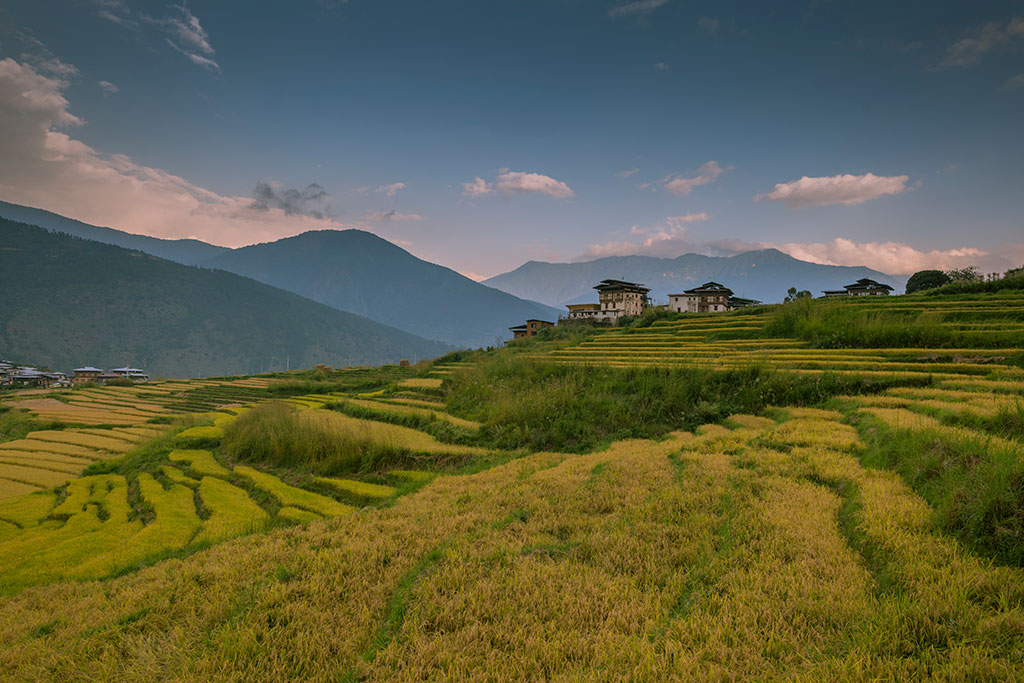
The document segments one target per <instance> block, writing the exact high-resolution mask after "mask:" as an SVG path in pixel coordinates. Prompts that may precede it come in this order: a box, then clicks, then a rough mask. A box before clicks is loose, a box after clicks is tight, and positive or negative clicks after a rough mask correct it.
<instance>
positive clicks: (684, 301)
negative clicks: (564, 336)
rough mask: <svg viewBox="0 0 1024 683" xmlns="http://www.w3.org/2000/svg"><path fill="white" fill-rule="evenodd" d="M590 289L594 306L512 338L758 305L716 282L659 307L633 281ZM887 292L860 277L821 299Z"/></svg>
mask: <svg viewBox="0 0 1024 683" xmlns="http://www.w3.org/2000/svg"><path fill="white" fill-rule="evenodd" d="M594 289H596V290H597V292H598V302H597V303H596V304H569V305H568V306H566V308H567V309H568V314H567V315H565V316H563V317H560V318H559V319H558V321H557V322H552V321H550V320H538V319H536V318H533V319H530V320H527V321H526V323H525V324H523V325H516V326H515V327H510V328H509V330H511V332H512V339H513V340H516V339H522V338H524V337H533V336H536V335H537V333H538V332H540V330H542V329H543V328H545V327H554V326H555V325H557V324H561V323H563V322H570V323H579V322H588V323H593V324H603V325H617V324H618V323H619V321H620V320H621V319H622V318H625V317H627V316H628V317H632V316H638V315H642V314H643V312H644V311H647V310H650V309H655V310H667V311H672V312H674V313H725V312H726V311H734V310H736V309H738V308H746V307H748V306H757V305H760V304H761V302H760V301H758V300H756V299H745V298H743V297H739V296H735V294H734V293H733V291H732V290H731V289H729V288H728V287H726V286H725V285H722V284H719V283H717V282H705V283H704V284H702V285H701V286H700V287H694V288H693V289H687V290H684V291H683V293H682V294H669V295H668V304H664V305H660V306H656V305H655V304H654V302H653V301H651V298H650V296H649V295H650V291H651V290H650V288H649V287H645V286H644V285H642V284H640V283H637V282H629V281H627V280H601V282H600V283H599V284H597V285H595V286H594ZM891 291H893V288H892V287H890V286H889V285H886V284H882V283H880V282H875V281H874V280H872V279H870V278H861V279H860V280H857V281H856V282H854V283H853V284H849V285H845V286H844V287H843V288H842V289H830V290H825V291H824V292H822V295H823V296H822V298H834V297H851V296H888V295H889V292H891Z"/></svg>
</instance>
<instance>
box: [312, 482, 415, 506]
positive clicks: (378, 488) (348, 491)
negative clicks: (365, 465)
mask: <svg viewBox="0 0 1024 683" xmlns="http://www.w3.org/2000/svg"><path fill="white" fill-rule="evenodd" d="M313 483H315V484H320V485H321V486H326V487H327V488H330V489H332V490H334V491H336V492H338V493H341V494H344V495H348V496H352V497H354V498H357V499H361V500H367V501H371V502H373V501H380V500H386V499H387V498H391V497H392V496H394V495H396V494H397V493H398V489H396V488H394V487H391V486H384V485H382V484H371V483H369V482H365V481H355V480H353V479H336V478H333V477H314V478H313Z"/></svg>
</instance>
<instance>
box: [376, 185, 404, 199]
mask: <svg viewBox="0 0 1024 683" xmlns="http://www.w3.org/2000/svg"><path fill="white" fill-rule="evenodd" d="M404 188H405V183H391V184H390V185H381V186H380V187H378V188H377V192H383V193H384V194H386V195H387V196H388V197H394V196H395V194H396V193H397V192H398V191H399V190H401V189H404Z"/></svg>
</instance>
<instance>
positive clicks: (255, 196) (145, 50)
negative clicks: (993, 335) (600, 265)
mask: <svg viewBox="0 0 1024 683" xmlns="http://www.w3.org/2000/svg"><path fill="white" fill-rule="evenodd" d="M1022 190H1024V5H1022V4H1021V3H1020V2H996V1H986V0H977V1H975V2H971V3H967V2H934V0H930V1H928V2H913V1H908V2H891V1H889V2H872V1H870V0H856V1H842V0H834V1H829V0H811V1H809V2H807V1H805V2H792V3H787V2H773V3H766V2H758V1H752V2H743V1H740V0H732V1H726V2H698V1H688V0H632V1H623V0H536V1H526V0H520V1H516V2H511V1H508V2H506V1H503V0H490V1H488V2H480V1H479V0H462V1H456V2H448V1H445V0H437V1H435V2H422V0H413V1H407V2H400V1H398V0H290V1H289V2H283V1H281V2H269V1H267V2H259V3H254V2H251V1H244V2H243V1H235V0H205V1H199V0H191V1H190V2H185V0H182V1H181V2H180V3H174V2H150V1H143V0H60V1H58V0H5V2H4V3H3V4H2V5H0V199H3V200H6V201H10V202H15V203H19V204H26V205H29V206H35V207H39V208H43V209H47V210H50V211H54V212H56V213H59V214H62V215H65V216H69V217H71V218H76V219H79V220H83V221H85V222H88V223H93V224H97V225H104V226H109V227H114V228H117V229H121V230H125V231H128V232H133V233H140V234H147V235H153V236H156V237H165V238H181V237H195V238H198V239H202V240H205V241H208V242H212V243H215V244H221V245H225V246H232V247H234V246H241V245H245V244H252V243H257V242H266V241H272V240H275V239H280V238H282V237H287V236H291V235H295V234H298V233H301V232H303V231H306V230H310V229H324V228H333V229H344V228H360V229H364V230H369V231H372V232H374V233H376V234H378V235H380V236H381V237H384V238H385V239H388V240H390V241H392V242H395V243H396V244H399V245H400V246H402V247H404V248H406V249H408V250H409V251H410V252H412V253H413V254H415V255H417V256H419V257H421V258H424V259H427V260H430V261H433V262H435V263H440V264H442V265H446V266H449V267H451V268H454V269H456V270H458V271H459V272H461V273H463V274H465V275H467V276H469V277H472V278H474V279H481V278H484V277H490V276H493V275H497V274H499V273H502V272H506V271H508V270H512V269H514V268H516V267H518V266H519V265H521V264H522V263H523V262H525V261H528V260H541V261H578V260H589V259H593V258H598V257H601V256H608V255H615V254H648V255H654V256H663V257H675V256H678V255H680V254H683V253H688V252H697V253H704V254H710V255H729V254H734V253H739V252H742V251H745V250H748V249H756V248H764V247H776V248H779V249H782V250H783V251H785V252H787V253H789V254H792V255H793V256H795V257H797V258H801V259H805V260H810V261H815V262H819V263H833V264H841V265H866V266H869V267H872V268H876V269H878V270H881V271H883V272H887V273H899V274H906V273H912V272H915V271H917V270H921V269H924V268H943V269H948V268H954V267H964V266H969V265H977V266H979V267H980V268H982V270H984V271H985V272H993V271H1002V270H1005V269H1007V268H1010V267H1016V266H1020V265H1022V264H1024V191H1022Z"/></svg>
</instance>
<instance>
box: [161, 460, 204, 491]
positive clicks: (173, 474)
mask: <svg viewBox="0 0 1024 683" xmlns="http://www.w3.org/2000/svg"><path fill="white" fill-rule="evenodd" d="M159 471H160V473H161V474H163V475H164V476H165V477H167V479H168V480H169V481H171V482H172V483H175V484H182V485H184V486H191V487H195V486H198V485H199V480H198V479H193V478H192V477H189V476H186V475H185V473H184V472H182V471H181V470H179V469H178V468H177V467H171V466H169V465H161V466H160V468H159Z"/></svg>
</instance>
